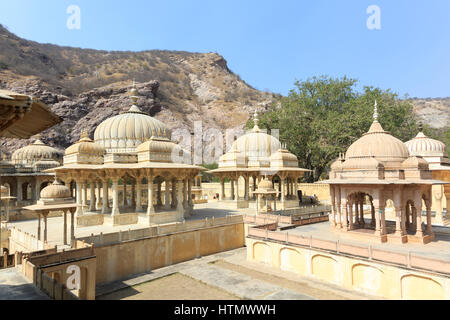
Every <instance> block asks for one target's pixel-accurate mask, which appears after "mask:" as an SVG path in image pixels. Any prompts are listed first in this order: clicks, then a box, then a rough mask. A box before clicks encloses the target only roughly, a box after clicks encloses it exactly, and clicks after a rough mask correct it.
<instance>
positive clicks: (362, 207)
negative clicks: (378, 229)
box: [359, 196, 366, 226]
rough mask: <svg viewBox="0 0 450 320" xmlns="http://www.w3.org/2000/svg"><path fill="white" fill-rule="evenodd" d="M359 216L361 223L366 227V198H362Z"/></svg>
mask: <svg viewBox="0 0 450 320" xmlns="http://www.w3.org/2000/svg"><path fill="white" fill-rule="evenodd" d="M359 214H360V218H359V223H360V224H361V225H362V226H364V225H365V223H366V222H365V221H364V196H362V197H361V200H360V202H359Z"/></svg>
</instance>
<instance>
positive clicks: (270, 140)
mask: <svg viewBox="0 0 450 320" xmlns="http://www.w3.org/2000/svg"><path fill="white" fill-rule="evenodd" d="M254 122H255V126H254V128H253V130H252V132H250V133H247V134H245V135H243V136H241V137H239V138H238V139H236V141H234V143H233V145H232V147H231V148H232V150H235V148H236V149H237V150H238V151H239V152H241V153H242V154H243V155H244V156H245V157H246V158H247V159H248V165H249V166H252V162H254V161H255V162H261V163H259V165H261V166H268V165H269V163H270V161H269V160H270V156H271V155H272V153H274V152H276V151H277V150H279V149H280V148H281V143H280V141H279V140H278V139H277V138H275V137H274V136H271V135H269V134H266V133H264V132H262V131H261V129H260V128H259V127H258V118H257V114H256V113H255V119H254Z"/></svg>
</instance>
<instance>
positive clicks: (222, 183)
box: [220, 178, 225, 201]
mask: <svg viewBox="0 0 450 320" xmlns="http://www.w3.org/2000/svg"><path fill="white" fill-rule="evenodd" d="M220 200H221V201H222V200H225V178H220Z"/></svg>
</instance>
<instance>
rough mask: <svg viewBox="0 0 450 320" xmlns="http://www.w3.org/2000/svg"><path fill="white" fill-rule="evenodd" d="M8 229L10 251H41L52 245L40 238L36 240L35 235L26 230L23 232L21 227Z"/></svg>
mask: <svg viewBox="0 0 450 320" xmlns="http://www.w3.org/2000/svg"><path fill="white" fill-rule="evenodd" d="M10 231H11V235H10V238H9V239H10V248H9V249H10V252H15V251H21V252H31V251H41V250H46V249H51V248H53V247H54V246H51V245H49V244H48V243H46V242H44V241H42V240H38V239H37V238H36V236H34V235H32V234H29V233H27V232H23V231H22V230H21V229H18V228H16V227H12V228H11V229H10Z"/></svg>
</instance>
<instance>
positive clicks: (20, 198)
mask: <svg viewBox="0 0 450 320" xmlns="http://www.w3.org/2000/svg"><path fill="white" fill-rule="evenodd" d="M21 201H23V190H22V179H20V178H17V202H21Z"/></svg>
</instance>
